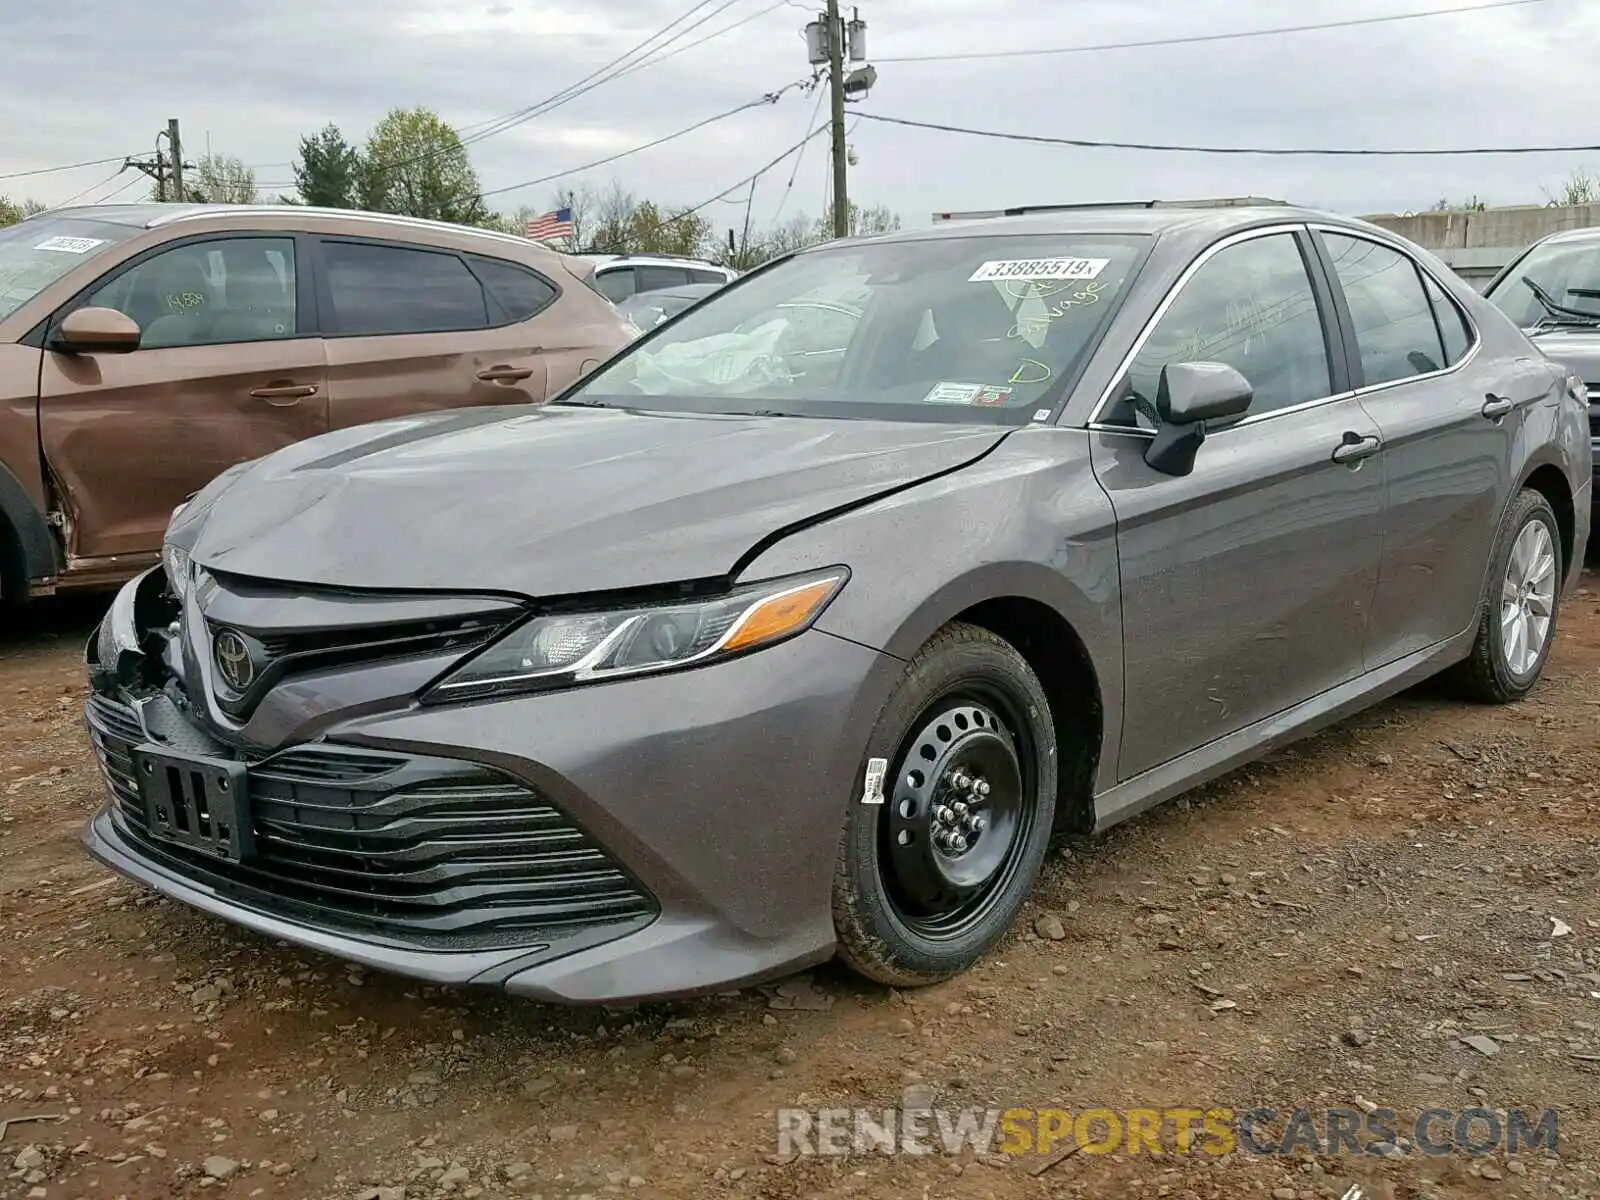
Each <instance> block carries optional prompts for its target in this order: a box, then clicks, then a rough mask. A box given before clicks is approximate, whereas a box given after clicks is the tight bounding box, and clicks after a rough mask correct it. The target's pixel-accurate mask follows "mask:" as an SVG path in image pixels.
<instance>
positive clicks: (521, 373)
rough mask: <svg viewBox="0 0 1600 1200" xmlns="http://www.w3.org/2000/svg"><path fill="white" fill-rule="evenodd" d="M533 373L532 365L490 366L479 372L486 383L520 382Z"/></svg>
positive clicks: (479, 375)
mask: <svg viewBox="0 0 1600 1200" xmlns="http://www.w3.org/2000/svg"><path fill="white" fill-rule="evenodd" d="M532 374H533V368H532V367H488V368H485V369H484V370H482V371H479V372H478V378H479V379H481V380H483V381H484V382H485V383H520V382H521V381H522V380H524V379H526V378H527V377H528V376H530V375H532Z"/></svg>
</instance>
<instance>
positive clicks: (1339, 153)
mask: <svg viewBox="0 0 1600 1200" xmlns="http://www.w3.org/2000/svg"><path fill="white" fill-rule="evenodd" d="M856 116H857V119H858V120H862V121H881V122H883V123H884V124H886V125H904V126H907V127H909V128H912V129H933V130H937V131H938V132H940V133H965V134H969V135H971V136H972V137H985V138H998V139H1000V140H1002V141H1007V142H1031V143H1033V144H1035V145H1042V146H1074V147H1077V148H1079V149H1084V150H1149V151H1154V152H1159V153H1164V154H1267V155H1297V156H1301V157H1319V158H1445V157H1465V156H1469V155H1478V154H1585V153H1593V152H1595V151H1600V145H1592V146H1457V147H1445V148H1418V149H1389V148H1378V149H1365V148H1345V147H1339V148H1330V147H1300V146H1175V145H1162V144H1160V143H1155V142H1106V141H1091V140H1088V139H1086V138H1063V137H1045V136H1044V135H1042V134H1032V133H1002V132H1000V131H998V130H994V129H968V128H965V127H964V126H961V125H941V124H939V123H937V122H934V121H912V120H909V119H907V118H905V117H888V116H884V115H882V114H881V113H868V112H864V113H858V114H856Z"/></svg>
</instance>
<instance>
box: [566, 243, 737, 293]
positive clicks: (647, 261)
mask: <svg viewBox="0 0 1600 1200" xmlns="http://www.w3.org/2000/svg"><path fill="white" fill-rule="evenodd" d="M578 257H580V258H584V259H587V260H588V261H590V262H592V263H594V265H595V267H594V287H595V290H597V291H598V292H599V293H600V294H601V295H602V296H604V297H605V298H606V299H607V300H609V301H611V303H613V304H616V303H617V302H618V301H620V300H626V299H627V298H628V297H629V296H633V295H637V294H638V293H639V292H656V291H661V290H662V289H664V288H680V287H684V286H686V285H688V284H691V283H716V284H723V283H729V282H731V281H732V280H734V279H737V278H738V277H739V272H737V271H734V270H730V269H729V268H727V267H719V266H718V265H717V264H716V263H710V262H705V261H704V260H702V259H698V258H679V257H678V256H677V255H673V254H581V255H579V256H578Z"/></svg>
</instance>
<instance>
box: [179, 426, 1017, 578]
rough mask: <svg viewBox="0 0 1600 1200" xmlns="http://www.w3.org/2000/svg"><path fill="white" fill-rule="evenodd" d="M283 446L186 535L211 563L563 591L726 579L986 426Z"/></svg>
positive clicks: (239, 479)
mask: <svg viewBox="0 0 1600 1200" xmlns="http://www.w3.org/2000/svg"><path fill="white" fill-rule="evenodd" d="M509 411H510V413H511V415H508V410H507V409H504V408H501V409H477V410H466V411H461V412H457V413H454V414H450V415H447V416H444V417H438V416H431V417H424V418H420V419H415V420H400V421H385V422H380V423H376V424H371V425H366V426H360V427H357V428H354V429H348V430H342V431H339V432H336V433H331V434H327V435H324V436H322V437H318V438H313V439H311V440H310V441H306V442H301V443H299V444H298V445H294V446H290V447H288V448H286V449H284V450H280V451H278V452H277V453H275V454H272V455H269V456H268V457H266V458H264V459H261V460H259V461H258V462H255V463H253V464H250V465H248V466H247V467H244V468H242V469H239V470H238V471H237V473H235V474H234V475H233V476H232V478H231V479H229V480H227V481H222V480H219V481H218V485H217V488H216V489H215V490H214V491H213V490H212V489H208V490H207V491H208V492H210V493H211V494H209V495H208V494H206V493H201V495H200V496H197V497H196V502H195V504H193V505H191V507H192V508H193V509H194V510H195V511H194V512H193V513H192V514H191V513H189V512H188V511H186V512H185V513H184V514H182V517H181V518H180V520H179V521H178V522H176V523H175V525H174V527H173V531H172V534H171V539H172V541H173V542H174V543H176V544H178V545H182V546H184V547H185V548H186V549H188V550H189V551H190V554H191V557H192V558H193V560H194V561H195V562H196V563H197V564H199V565H201V566H204V567H207V568H210V569H213V570H216V571H219V572H227V573H232V574H236V575H242V576H249V577H254V578H258V579H273V580H282V581H286V582H295V583H305V584H313V585H317V584H320V585H328V586H335V587H339V586H342V587H356V588H383V589H413V588H425V589H447V590H451V591H495V592H512V593H516V594H520V595H525V596H533V597H541V596H560V595H573V594H576V593H582V592H593V591H606V590H611V589H620V588H635V587H647V586H651V585H658V584H667V583H674V582H679V581H683V580H690V579H711V578H717V577H720V576H723V575H726V574H728V573H729V572H730V571H731V570H732V569H733V568H734V567H735V566H736V564H737V563H738V562H739V560H740V559H741V558H742V557H743V556H744V555H745V554H746V553H747V552H748V551H750V550H751V549H752V548H753V547H755V546H756V544H757V543H758V542H760V541H762V540H763V539H765V538H767V537H768V536H769V535H772V534H774V533H776V532H778V531H780V530H783V529H785V528H788V527H791V526H796V525H802V524H806V523H809V522H811V521H814V520H815V519H817V518H819V517H822V516H824V515H826V514H828V513H830V512H832V511H835V510H838V509H841V508H844V507H849V506H852V505H856V504H859V503H862V502H864V501H867V500H870V499H872V498H873V497H875V496H879V495H882V494H883V493H885V492H889V491H893V490H895V489H897V488H900V487H903V486H906V485H909V484H913V483H916V482H918V481H919V480H922V479H926V478H928V477H929V476H932V475H936V474H940V473H942V472H945V471H949V470H952V469H954V468H957V467H960V466H962V465H964V464H966V463H969V462H971V461H973V460H974V459H976V458H979V457H981V456H982V455H983V454H984V453H986V452H987V451H988V450H990V449H991V448H992V447H994V446H995V445H996V444H998V443H999V441H1000V440H1001V439H1002V438H1004V437H1005V435H1006V432H1007V430H1005V429H1003V428H996V427H993V426H979V425H957V424H943V423H941V424H922V423H915V422H898V421H855V420H837V419H822V418H810V417H752V416H729V415H702V414H688V413H674V414H661V413H640V412H627V411H623V410H619V409H591V408H577V407H568V406H562V405H552V406H546V407H540V408H537V409H515V410H509Z"/></svg>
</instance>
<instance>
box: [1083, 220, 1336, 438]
mask: <svg viewBox="0 0 1600 1200" xmlns="http://www.w3.org/2000/svg"><path fill="white" fill-rule="evenodd" d="M1307 228H1308V226H1307V225H1306V223H1305V222H1304V221H1293V222H1283V223H1281V224H1277V225H1263V226H1260V227H1259V228H1256V229H1244V230H1240V231H1239V232H1238V233H1232V234H1229V235H1228V236H1227V237H1225V238H1222V239H1220V240H1219V241H1215V242H1213V243H1212V244H1211V245H1209V246H1207V247H1206V248H1205V249H1204V250H1203V251H1201V252H1200V256H1199V257H1198V258H1196V259H1195V260H1194V261H1193V262H1192V263H1190V264H1189V265H1188V266H1187V267H1185V268H1184V271H1183V274H1182V275H1179V276H1178V279H1177V282H1175V283H1174V284H1173V285H1172V287H1171V288H1170V289H1168V291H1167V294H1166V296H1165V297H1164V298H1163V299H1162V301H1161V303H1160V304H1158V305H1156V310H1155V312H1153V313H1151V314H1150V317H1149V319H1148V320H1147V321H1145V323H1144V328H1143V329H1141V330H1140V331H1139V336H1138V337H1137V338H1135V339H1134V341H1133V345H1132V346H1130V347H1129V348H1128V352H1127V353H1126V354H1124V355H1123V356H1122V361H1121V362H1119V363H1118V364H1117V369H1116V370H1115V371H1113V372H1112V373H1111V382H1109V383H1108V384H1106V386H1105V389H1104V390H1103V391H1102V392H1101V393H1100V399H1099V400H1098V401H1096V403H1095V406H1094V410H1093V411H1092V412H1091V413H1090V414H1089V420H1088V422H1087V428H1089V429H1098V430H1101V431H1104V432H1110V433H1141V434H1145V435H1146V436H1149V437H1154V436H1155V434H1154V433H1153V432H1152V431H1151V430H1148V429H1140V428H1138V427H1137V426H1130V425H1116V424H1113V423H1111V422H1108V421H1103V420H1101V418H1102V417H1103V416H1105V413H1106V409H1107V408H1109V407H1110V405H1111V403H1112V397H1113V396H1114V395H1115V394H1116V390H1117V385H1118V384H1119V383H1121V382H1122V378H1123V376H1124V375H1126V374H1127V372H1128V368H1129V367H1131V366H1132V365H1133V360H1134V359H1136V358H1138V357H1139V352H1140V351H1141V350H1143V349H1144V347H1145V343H1146V342H1148V341H1149V340H1150V337H1151V335H1152V334H1154V333H1155V331H1156V326H1157V325H1159V324H1160V323H1161V319H1162V318H1163V317H1165V316H1166V315H1167V311H1168V310H1169V309H1170V308H1171V307H1172V306H1173V304H1174V303H1175V302H1176V301H1177V299H1178V297H1179V296H1180V295H1182V294H1183V289H1184V288H1186V287H1188V286H1189V282H1190V281H1191V280H1192V279H1193V278H1194V277H1195V276H1196V275H1197V274H1198V273H1199V272H1200V269H1201V268H1202V267H1204V266H1205V265H1206V264H1207V263H1209V262H1210V261H1211V260H1212V259H1213V258H1215V257H1216V256H1217V255H1219V254H1221V253H1222V252H1223V251H1224V250H1228V249H1231V248H1232V247H1234V246H1238V245H1241V244H1242V243H1244V242H1250V241H1254V240H1255V239H1257V238H1264V237H1273V236H1275V235H1278V234H1284V233H1287V234H1296V233H1302V232H1304V231H1305V230H1306V229H1307ZM1296 249H1297V250H1298V249H1299V247H1298V246H1297V247H1296ZM1310 282H1311V280H1310V278H1309V276H1308V277H1307V279H1306V283H1307V284H1308V285H1309V284H1310ZM1330 365H1331V364H1330ZM1331 399H1334V397H1332V396H1329V397H1326V398H1324V399H1321V400H1310V401H1307V402H1306V403H1305V404H1297V405H1294V406H1293V407H1294V408H1296V409H1298V408H1306V407H1309V406H1310V405H1312V404H1323V403H1326V401H1327V400H1331ZM1273 411H1274V412H1288V411H1290V410H1289V409H1275V410H1273ZM1271 415H1272V413H1261V414H1259V417H1267V416H1271ZM1259 417H1246V418H1245V419H1244V420H1243V421H1239V422H1237V423H1236V424H1233V425H1230V426H1228V428H1229V429H1237V428H1239V426H1241V425H1245V424H1248V423H1249V422H1251V421H1253V420H1257V419H1259ZM1217 432H1218V433H1222V432H1224V431H1223V430H1220V429H1219V430H1218V431H1217Z"/></svg>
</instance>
